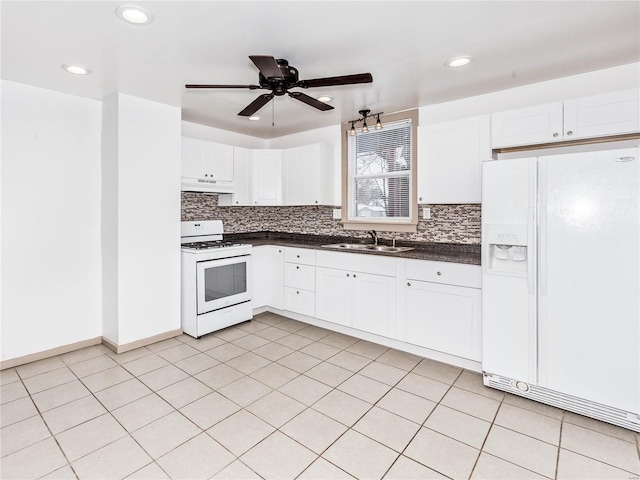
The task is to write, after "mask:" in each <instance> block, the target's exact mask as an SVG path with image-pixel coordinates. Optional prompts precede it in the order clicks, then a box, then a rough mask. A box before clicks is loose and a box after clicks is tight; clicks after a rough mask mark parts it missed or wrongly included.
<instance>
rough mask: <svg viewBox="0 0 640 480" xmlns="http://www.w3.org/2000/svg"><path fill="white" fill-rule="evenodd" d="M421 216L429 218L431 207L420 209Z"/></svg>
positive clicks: (425, 218)
mask: <svg viewBox="0 0 640 480" xmlns="http://www.w3.org/2000/svg"><path fill="white" fill-rule="evenodd" d="M422 218H423V219H424V220H429V219H430V218H431V209H430V208H427V207H425V208H423V209H422Z"/></svg>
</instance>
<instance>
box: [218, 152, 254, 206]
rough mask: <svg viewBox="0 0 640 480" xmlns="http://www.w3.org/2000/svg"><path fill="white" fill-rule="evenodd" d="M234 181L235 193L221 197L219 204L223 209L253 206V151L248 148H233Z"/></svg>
mask: <svg viewBox="0 0 640 480" xmlns="http://www.w3.org/2000/svg"><path fill="white" fill-rule="evenodd" d="M233 179H234V180H233V183H234V189H233V193H232V194H224V195H220V196H219V199H218V204H219V205H220V206H222V207H228V206H231V205H236V206H246V205H252V201H251V188H250V187H251V150H249V149H248V148H242V147H234V148H233Z"/></svg>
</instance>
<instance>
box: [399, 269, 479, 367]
mask: <svg viewBox="0 0 640 480" xmlns="http://www.w3.org/2000/svg"><path fill="white" fill-rule="evenodd" d="M405 288H406V294H405V309H406V310H405V318H404V323H405V327H404V330H405V337H404V339H403V340H405V341H406V342H409V343H413V344H415V345H420V346H422V347H426V348H430V349H433V350H438V351H440V352H443V353H448V354H450V355H456V356H458V357H463V358H468V359H470V360H477V361H480V345H481V343H480V341H481V338H480V334H481V331H480V328H481V324H480V289H478V288H468V287H458V286H453V285H441V284H438V283H431V282H422V281H419V280H410V281H407V283H406V286H405Z"/></svg>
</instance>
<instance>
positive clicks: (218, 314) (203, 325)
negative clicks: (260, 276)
mask: <svg viewBox="0 0 640 480" xmlns="http://www.w3.org/2000/svg"><path fill="white" fill-rule="evenodd" d="M222 234H223V226H222V221H221V220H207V221H202V222H182V223H181V255H180V257H181V261H182V269H181V271H182V330H183V331H184V332H185V333H186V334H188V335H191V336H192V337H196V338H199V337H201V336H202V335H206V334H207V333H211V332H214V331H216V330H220V329H223V328H226V327H229V326H231V325H235V324H237V323H241V322H244V321H246V320H251V318H253V307H252V302H251V289H252V279H251V273H252V266H251V245H244V244H241V243H233V242H226V241H224V240H223V237H222Z"/></svg>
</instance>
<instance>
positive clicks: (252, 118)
mask: <svg viewBox="0 0 640 480" xmlns="http://www.w3.org/2000/svg"><path fill="white" fill-rule="evenodd" d="M261 118H262V117H261V116H260V115H251V116H250V117H249V120H252V121H254V122H255V121H256V120H260V119H261Z"/></svg>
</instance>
